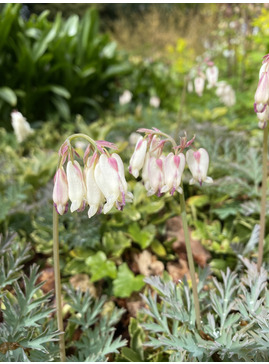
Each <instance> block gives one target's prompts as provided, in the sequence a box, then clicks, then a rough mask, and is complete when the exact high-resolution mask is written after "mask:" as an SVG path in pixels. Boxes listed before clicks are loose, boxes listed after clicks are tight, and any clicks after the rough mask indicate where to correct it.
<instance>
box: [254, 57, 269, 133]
mask: <svg viewBox="0 0 269 364" xmlns="http://www.w3.org/2000/svg"><path fill="white" fill-rule="evenodd" d="M268 68H269V54H267V55H266V56H264V57H263V62H262V66H261V69H260V72H259V83H258V87H257V90H256V93H255V97H254V100H255V103H254V110H255V112H256V114H257V117H258V119H259V127H260V128H261V129H264V128H265V127H266V126H267V122H268V120H269V108H268V104H269V73H268V72H269V70H268Z"/></svg>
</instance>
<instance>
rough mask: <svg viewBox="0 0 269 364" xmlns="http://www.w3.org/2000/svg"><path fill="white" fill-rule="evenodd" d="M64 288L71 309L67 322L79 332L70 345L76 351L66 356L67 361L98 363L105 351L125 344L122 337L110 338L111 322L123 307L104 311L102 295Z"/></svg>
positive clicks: (117, 317) (111, 351) (108, 351)
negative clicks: (71, 313) (93, 295)
mask: <svg viewBox="0 0 269 364" xmlns="http://www.w3.org/2000/svg"><path fill="white" fill-rule="evenodd" d="M66 291H67V294H68V297H69V304H70V306H71V308H72V310H73V312H74V313H73V315H72V316H71V318H70V319H69V323H70V324H71V325H72V324H73V325H75V326H74V327H73V329H74V330H78V329H79V330H81V331H82V334H81V337H80V339H79V340H77V341H74V342H73V343H72V344H71V345H72V347H73V348H75V352H76V353H75V354H73V355H71V356H69V357H68V361H71V362H73V361H79V362H100V361H106V360H107V355H108V354H112V353H118V349H119V348H121V347H122V346H124V345H126V340H121V337H117V338H116V339H114V333H115V328H114V325H115V324H116V323H117V322H118V321H119V320H120V318H121V316H122V314H123V312H124V310H123V309H116V308H114V309H113V311H112V312H110V313H109V314H108V313H107V314H105V313H104V312H103V310H104V303H105V297H102V298H100V299H99V300H98V299H94V298H93V297H92V296H91V295H90V293H89V291H87V292H86V293H82V292H81V291H80V290H75V289H74V288H70V287H66Z"/></svg>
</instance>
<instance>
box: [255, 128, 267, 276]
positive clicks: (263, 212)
mask: <svg viewBox="0 0 269 364" xmlns="http://www.w3.org/2000/svg"><path fill="white" fill-rule="evenodd" d="M267 149H268V125H267V126H266V127H265V129H264V131H263V151H262V196H261V215H260V237H259V249H258V263H257V267H258V271H260V269H261V266H262V258H263V242H264V234H265V217H266V183H267V181H266V180H267Z"/></svg>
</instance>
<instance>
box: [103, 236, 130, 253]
mask: <svg viewBox="0 0 269 364" xmlns="http://www.w3.org/2000/svg"><path fill="white" fill-rule="evenodd" d="M102 243H103V246H104V250H105V252H106V254H111V255H112V256H114V257H120V256H121V254H122V253H123V251H124V250H125V248H127V247H129V246H131V239H130V238H128V237H127V236H126V234H124V233H123V232H122V231H110V232H106V233H105V234H104V236H103V239H102Z"/></svg>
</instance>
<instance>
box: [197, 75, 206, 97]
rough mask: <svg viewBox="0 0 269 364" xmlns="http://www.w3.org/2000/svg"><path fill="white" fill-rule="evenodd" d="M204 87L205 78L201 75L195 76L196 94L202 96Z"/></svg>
mask: <svg viewBox="0 0 269 364" xmlns="http://www.w3.org/2000/svg"><path fill="white" fill-rule="evenodd" d="M204 87H205V79H204V77H202V76H198V77H195V79H194V89H195V92H196V93H197V95H198V96H200V97H201V96H203V91H204Z"/></svg>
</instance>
